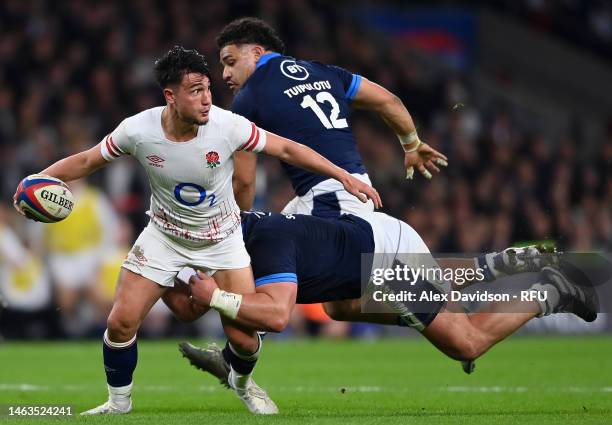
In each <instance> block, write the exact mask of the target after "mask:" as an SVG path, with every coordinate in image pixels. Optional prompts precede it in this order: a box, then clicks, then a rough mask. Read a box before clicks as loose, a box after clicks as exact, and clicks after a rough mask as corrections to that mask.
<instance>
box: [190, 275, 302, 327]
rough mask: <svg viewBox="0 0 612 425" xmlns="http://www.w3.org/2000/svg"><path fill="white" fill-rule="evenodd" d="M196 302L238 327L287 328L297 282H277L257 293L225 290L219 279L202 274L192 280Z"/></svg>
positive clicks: (192, 297) (193, 297)
mask: <svg viewBox="0 0 612 425" xmlns="http://www.w3.org/2000/svg"><path fill="white" fill-rule="evenodd" d="M189 284H190V286H191V299H192V301H193V303H195V304H198V305H201V306H205V307H208V306H210V307H211V308H214V309H215V310H217V311H218V312H219V313H220V314H222V315H223V316H225V317H227V318H230V319H233V320H235V321H236V322H237V323H238V324H240V325H242V326H245V327H248V328H250V329H255V330H259V331H267V332H281V331H282V330H283V329H285V328H286V327H287V324H288V323H289V317H290V315H291V310H293V306H294V305H295V300H296V297H297V284H296V283H295V282H274V283H269V284H265V285H261V286H258V287H257V288H256V291H257V292H256V293H250V294H234V293H231V292H226V291H222V290H221V289H219V287H218V286H217V284H216V282H215V280H214V279H213V278H211V277H208V276H206V275H205V274H204V273H202V272H198V273H197V275H193V276H192V277H191V278H190V279H189Z"/></svg>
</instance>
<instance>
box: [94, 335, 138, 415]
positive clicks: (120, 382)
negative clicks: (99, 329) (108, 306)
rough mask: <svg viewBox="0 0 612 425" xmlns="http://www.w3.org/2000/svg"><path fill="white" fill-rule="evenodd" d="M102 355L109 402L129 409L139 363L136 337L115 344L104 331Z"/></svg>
mask: <svg viewBox="0 0 612 425" xmlns="http://www.w3.org/2000/svg"><path fill="white" fill-rule="evenodd" d="M103 340H104V343H103V345H102V354H103V357H104V371H105V372H106V383H107V384H108V393H109V400H110V401H112V402H114V403H116V404H118V405H119V407H127V405H129V402H130V396H131V393H132V375H133V374H134V370H135V369H136V363H137V361H138V346H137V344H136V335H134V338H132V339H131V340H129V341H127V342H113V341H111V340H110V339H109V338H108V329H107V330H106V331H104V338H103Z"/></svg>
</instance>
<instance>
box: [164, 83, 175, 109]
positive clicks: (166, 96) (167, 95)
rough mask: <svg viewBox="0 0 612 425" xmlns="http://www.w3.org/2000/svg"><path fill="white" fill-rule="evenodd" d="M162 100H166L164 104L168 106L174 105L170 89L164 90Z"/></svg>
mask: <svg viewBox="0 0 612 425" xmlns="http://www.w3.org/2000/svg"><path fill="white" fill-rule="evenodd" d="M164 99H166V103H167V104H168V105H172V104H174V92H173V91H172V89H170V88H168V87H166V88H165V89H164Z"/></svg>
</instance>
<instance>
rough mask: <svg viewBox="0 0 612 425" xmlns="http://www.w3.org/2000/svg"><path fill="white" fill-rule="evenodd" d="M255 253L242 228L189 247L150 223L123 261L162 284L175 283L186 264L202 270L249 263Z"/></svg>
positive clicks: (131, 269)
mask: <svg viewBox="0 0 612 425" xmlns="http://www.w3.org/2000/svg"><path fill="white" fill-rule="evenodd" d="M250 264H251V257H250V256H249V254H248V253H247V250H246V248H245V247H244V241H243V239H242V228H241V227H238V229H237V230H236V231H235V232H233V233H232V234H230V235H229V236H228V237H227V238H225V239H223V240H222V241H220V242H216V243H212V244H210V245H207V246H205V247H202V248H187V247H185V246H182V245H180V244H178V243H176V242H174V241H173V240H172V239H170V238H169V237H167V236H166V235H164V234H163V233H162V232H161V231H160V230H158V229H157V228H156V227H155V225H154V224H152V223H149V225H148V226H147V227H145V229H144V230H143V231H142V233H141V234H140V236H138V239H137V240H136V242H135V243H134V246H133V247H132V249H131V250H130V252H129V254H128V256H127V258H126V259H125V261H124V263H123V266H122V267H123V268H125V269H127V270H130V271H132V272H134V273H136V274H138V275H140V276H142V277H145V278H147V279H149V280H152V281H153V282H155V283H158V284H159V285H161V286H168V287H173V286H174V278H175V277H176V275H177V274H178V272H179V271H180V270H182V269H183V268H184V267H192V268H194V269H197V270H202V271H216V270H232V269H241V268H244V267H248V266H249V265H250Z"/></svg>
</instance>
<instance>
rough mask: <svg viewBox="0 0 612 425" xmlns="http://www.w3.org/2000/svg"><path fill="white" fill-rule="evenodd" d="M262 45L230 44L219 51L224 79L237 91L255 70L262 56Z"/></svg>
mask: <svg viewBox="0 0 612 425" xmlns="http://www.w3.org/2000/svg"><path fill="white" fill-rule="evenodd" d="M261 50H262V49H261V47H259V48H258V47H257V46H254V45H252V44H243V45H237V44H228V45H227V46H224V47H223V48H222V49H221V51H220V52H219V57H220V59H221V65H223V80H224V81H225V82H226V83H227V85H228V86H229V88H230V90H231V91H232V92H234V93H236V92H237V91H238V90H240V87H242V85H243V84H244V83H245V81H246V80H247V79H248V78H249V77H250V76H251V74H252V73H253V72H254V71H255V66H256V64H257V61H258V60H259V57H260V56H261Z"/></svg>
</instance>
